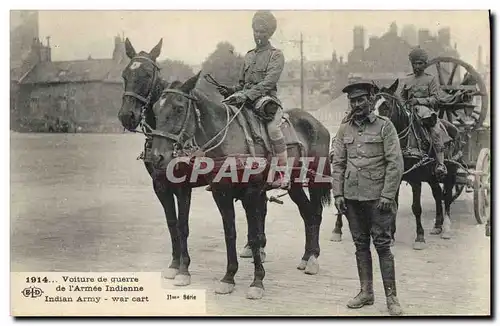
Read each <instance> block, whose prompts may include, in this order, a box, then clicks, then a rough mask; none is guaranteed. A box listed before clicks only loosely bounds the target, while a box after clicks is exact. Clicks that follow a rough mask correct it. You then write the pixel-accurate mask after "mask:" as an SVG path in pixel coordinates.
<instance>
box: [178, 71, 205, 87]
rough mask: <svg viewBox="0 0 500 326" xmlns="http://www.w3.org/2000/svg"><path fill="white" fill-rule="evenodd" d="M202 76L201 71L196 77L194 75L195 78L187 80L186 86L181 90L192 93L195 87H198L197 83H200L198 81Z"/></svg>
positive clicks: (183, 85)
mask: <svg viewBox="0 0 500 326" xmlns="http://www.w3.org/2000/svg"><path fill="white" fill-rule="evenodd" d="M200 74H201V70H200V71H199V72H198V73H197V74H196V75H194V76H193V77H191V78H189V79H188V80H186V81H185V82H184V84H182V86H181V90H182V91H183V92H184V93H189V92H191V91H192V90H193V89H194V87H195V86H196V83H197V82H198V79H199V78H200Z"/></svg>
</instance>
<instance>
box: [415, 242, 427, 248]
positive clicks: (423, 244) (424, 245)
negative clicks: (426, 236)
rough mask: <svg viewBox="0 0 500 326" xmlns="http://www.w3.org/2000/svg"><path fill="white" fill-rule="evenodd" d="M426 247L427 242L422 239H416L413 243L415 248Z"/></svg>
mask: <svg viewBox="0 0 500 326" xmlns="http://www.w3.org/2000/svg"><path fill="white" fill-rule="evenodd" d="M426 247H427V245H426V243H425V242H422V241H415V242H414V243H413V249H414V250H424V249H425V248H426Z"/></svg>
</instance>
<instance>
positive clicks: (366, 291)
mask: <svg viewBox="0 0 500 326" xmlns="http://www.w3.org/2000/svg"><path fill="white" fill-rule="evenodd" d="M356 264H357V266H358V276H359V282H360V285H361V291H360V292H359V293H358V295H356V296H355V297H354V298H352V299H351V300H349V302H347V307H348V308H351V309H358V308H361V307H363V306H366V305H372V304H373V302H374V301H375V296H374V294H373V268H372V254H371V252H370V251H369V250H368V251H356Z"/></svg>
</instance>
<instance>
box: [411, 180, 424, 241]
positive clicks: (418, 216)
mask: <svg viewBox="0 0 500 326" xmlns="http://www.w3.org/2000/svg"><path fill="white" fill-rule="evenodd" d="M410 185H411V190H412V193H413V203H412V205H411V210H412V211H413V215H415V222H416V225H417V238H416V239H415V242H414V243H413V249H415V250H422V249H425V247H426V244H425V233H424V228H423V227H422V204H421V202H420V197H421V195H422V183H420V182H411V183H410Z"/></svg>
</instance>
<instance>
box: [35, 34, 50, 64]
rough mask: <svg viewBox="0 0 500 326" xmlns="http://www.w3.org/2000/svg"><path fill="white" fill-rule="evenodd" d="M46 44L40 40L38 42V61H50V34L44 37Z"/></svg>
mask: <svg viewBox="0 0 500 326" xmlns="http://www.w3.org/2000/svg"><path fill="white" fill-rule="evenodd" d="M46 39H47V45H43V43H42V42H41V41H39V42H38V53H39V58H40V62H50V61H51V60H52V58H51V48H50V36H47V37H46Z"/></svg>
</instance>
